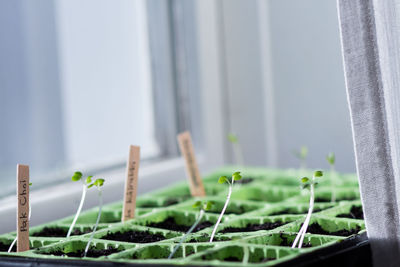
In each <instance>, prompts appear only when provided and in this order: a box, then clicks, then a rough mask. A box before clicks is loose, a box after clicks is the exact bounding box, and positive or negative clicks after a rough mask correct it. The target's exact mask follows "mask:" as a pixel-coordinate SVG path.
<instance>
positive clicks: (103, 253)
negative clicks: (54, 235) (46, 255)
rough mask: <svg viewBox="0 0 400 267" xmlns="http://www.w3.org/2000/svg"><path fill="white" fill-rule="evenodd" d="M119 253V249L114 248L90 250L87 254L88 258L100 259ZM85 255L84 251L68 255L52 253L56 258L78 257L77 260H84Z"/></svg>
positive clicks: (61, 252)
mask: <svg viewBox="0 0 400 267" xmlns="http://www.w3.org/2000/svg"><path fill="white" fill-rule="evenodd" d="M116 252H118V249H116V248H113V247H108V248H106V249H99V250H98V249H89V250H88V253H87V254H86V257H90V258H98V257H101V256H108V255H110V254H113V253H116ZM84 254H85V251H84V250H78V251H74V252H68V253H64V252H63V251H55V252H53V253H51V255H55V256H68V257H77V258H83V256H84Z"/></svg>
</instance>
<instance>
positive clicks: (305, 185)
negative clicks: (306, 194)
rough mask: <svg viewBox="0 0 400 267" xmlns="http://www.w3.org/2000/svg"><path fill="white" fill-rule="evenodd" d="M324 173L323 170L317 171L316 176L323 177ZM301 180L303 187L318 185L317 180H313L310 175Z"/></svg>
mask: <svg viewBox="0 0 400 267" xmlns="http://www.w3.org/2000/svg"><path fill="white" fill-rule="evenodd" d="M323 175H324V173H323V172H322V171H315V172H314V177H322V176H323ZM300 181H301V185H300V186H301V189H306V188H309V187H310V185H317V184H318V183H317V182H312V181H311V180H310V179H309V178H308V177H303V178H301V179H300Z"/></svg>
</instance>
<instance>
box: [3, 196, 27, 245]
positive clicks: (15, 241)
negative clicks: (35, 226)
mask: <svg viewBox="0 0 400 267" xmlns="http://www.w3.org/2000/svg"><path fill="white" fill-rule="evenodd" d="M31 213H32V207H31V203H30V202H29V215H28V221H30V220H31ZM17 239H18V237H15V239H14V240H13V242H12V243H11V245H10V247H9V248H8V251H7V252H8V253H10V252H11V250H12V248H13V247H14V245H15V243H17Z"/></svg>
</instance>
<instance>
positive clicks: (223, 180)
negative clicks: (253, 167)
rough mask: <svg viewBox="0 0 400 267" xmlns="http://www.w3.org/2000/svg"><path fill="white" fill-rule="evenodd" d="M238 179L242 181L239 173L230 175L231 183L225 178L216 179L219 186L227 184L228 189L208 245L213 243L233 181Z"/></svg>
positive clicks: (229, 196) (226, 205)
mask: <svg viewBox="0 0 400 267" xmlns="http://www.w3.org/2000/svg"><path fill="white" fill-rule="evenodd" d="M240 179H242V176H241V175H240V172H234V173H233V174H232V180H231V181H229V179H228V178H227V177H226V176H221V177H219V179H218V183H220V184H223V183H227V184H228V185H229V189H228V195H227V197H226V201H225V205H224V207H223V209H222V211H221V214H220V215H219V217H218V220H217V223H216V224H215V226H214V229H213V231H212V234H211V237H210V243H211V242H212V241H213V239H214V236H215V233H216V232H217V229H218V225H219V223H220V222H221V219H222V216H224V213H225V210H226V208H227V207H228V203H229V200H230V199H231V194H232V186H233V183H234V182H235V181H239V180H240Z"/></svg>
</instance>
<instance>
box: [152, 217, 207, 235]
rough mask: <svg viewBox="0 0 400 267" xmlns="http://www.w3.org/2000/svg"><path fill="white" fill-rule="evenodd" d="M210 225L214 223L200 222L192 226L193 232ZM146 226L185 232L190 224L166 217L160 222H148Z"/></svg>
mask: <svg viewBox="0 0 400 267" xmlns="http://www.w3.org/2000/svg"><path fill="white" fill-rule="evenodd" d="M212 225H214V224H213V223H211V222H209V221H205V222H201V223H199V224H198V225H197V226H196V228H194V230H193V233H195V232H198V231H200V230H203V229H204V228H207V227H210V226H212ZM147 226H149V227H156V228H162V229H168V230H172V231H178V232H187V231H188V230H189V229H190V227H192V226H191V225H189V226H186V225H181V224H177V223H176V222H175V220H174V218H173V217H168V218H167V219H165V220H164V221H162V222H158V223H150V224H148V225H147Z"/></svg>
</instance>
